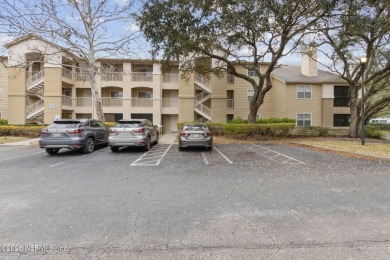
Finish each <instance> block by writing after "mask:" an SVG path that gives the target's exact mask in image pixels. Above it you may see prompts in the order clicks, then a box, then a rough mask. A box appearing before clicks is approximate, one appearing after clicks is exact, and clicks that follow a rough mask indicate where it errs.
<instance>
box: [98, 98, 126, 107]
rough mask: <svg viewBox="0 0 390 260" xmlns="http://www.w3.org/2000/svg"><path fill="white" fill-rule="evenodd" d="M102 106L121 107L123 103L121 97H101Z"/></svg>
mask: <svg viewBox="0 0 390 260" xmlns="http://www.w3.org/2000/svg"><path fill="white" fill-rule="evenodd" d="M102 105H103V106H104V107H121V106H122V105H123V102H122V98H121V97H117V98H111V97H102Z"/></svg>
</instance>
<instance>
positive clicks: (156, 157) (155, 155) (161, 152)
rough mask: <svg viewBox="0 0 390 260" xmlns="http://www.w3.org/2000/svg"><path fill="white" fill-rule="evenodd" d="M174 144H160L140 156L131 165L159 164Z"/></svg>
mask: <svg viewBox="0 0 390 260" xmlns="http://www.w3.org/2000/svg"><path fill="white" fill-rule="evenodd" d="M171 147H172V144H170V145H168V144H158V145H156V146H154V147H153V148H152V149H150V150H149V151H148V152H146V153H144V154H143V155H142V156H141V157H140V158H138V159H137V160H136V161H135V162H133V163H132V164H131V165H130V166H155V165H159V164H160V162H161V160H162V159H163V158H164V156H165V155H166V154H167V152H168V151H169V149H170V148H171Z"/></svg>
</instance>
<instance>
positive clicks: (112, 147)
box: [111, 146, 119, 153]
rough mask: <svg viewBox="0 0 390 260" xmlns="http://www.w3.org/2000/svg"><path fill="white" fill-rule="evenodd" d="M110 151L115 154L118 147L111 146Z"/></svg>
mask: <svg viewBox="0 0 390 260" xmlns="http://www.w3.org/2000/svg"><path fill="white" fill-rule="evenodd" d="M111 151H112V152H114V153H116V152H118V151H119V146H111Z"/></svg>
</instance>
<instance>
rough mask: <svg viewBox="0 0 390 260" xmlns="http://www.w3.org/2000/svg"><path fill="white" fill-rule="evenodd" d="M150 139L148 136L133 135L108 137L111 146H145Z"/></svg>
mask: <svg viewBox="0 0 390 260" xmlns="http://www.w3.org/2000/svg"><path fill="white" fill-rule="evenodd" d="M147 141H148V137H132V138H115V137H109V138H108V145H109V146H118V147H121V146H145V145H146V142H147Z"/></svg>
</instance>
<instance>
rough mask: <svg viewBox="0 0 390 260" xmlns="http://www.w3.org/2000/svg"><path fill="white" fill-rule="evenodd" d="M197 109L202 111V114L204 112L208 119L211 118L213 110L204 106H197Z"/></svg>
mask: <svg viewBox="0 0 390 260" xmlns="http://www.w3.org/2000/svg"><path fill="white" fill-rule="evenodd" d="M195 109H196V110H198V111H200V112H203V113H204V114H205V115H207V116H208V117H211V109H210V108H209V107H206V106H205V105H203V104H196V105H195Z"/></svg>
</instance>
